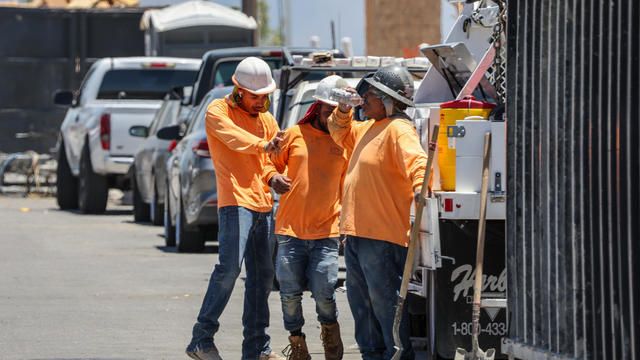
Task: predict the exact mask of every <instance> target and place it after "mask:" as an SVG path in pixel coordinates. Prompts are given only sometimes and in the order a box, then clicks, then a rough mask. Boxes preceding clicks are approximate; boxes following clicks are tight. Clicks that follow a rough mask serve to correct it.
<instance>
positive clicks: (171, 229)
mask: <svg viewBox="0 0 640 360" xmlns="http://www.w3.org/2000/svg"><path fill="white" fill-rule="evenodd" d="M170 211H171V209H170V208H169V185H168V184H167V187H166V190H165V192H164V243H165V245H166V246H169V247H174V246H176V227H175V226H173V225H171V218H170V216H169V213H170Z"/></svg>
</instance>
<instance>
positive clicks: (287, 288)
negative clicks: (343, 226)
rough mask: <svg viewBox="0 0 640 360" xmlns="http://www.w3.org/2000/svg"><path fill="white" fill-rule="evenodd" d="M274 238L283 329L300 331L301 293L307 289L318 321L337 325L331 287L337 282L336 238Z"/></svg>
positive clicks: (279, 236)
mask: <svg viewBox="0 0 640 360" xmlns="http://www.w3.org/2000/svg"><path fill="white" fill-rule="evenodd" d="M277 237H278V261H277V263H276V276H277V277H278V282H279V283H280V300H281V301H282V314H283V317H284V328H285V329H286V330H287V331H297V330H301V329H302V326H303V325H304V317H303V315H302V292H303V291H304V290H305V289H307V288H308V289H309V290H311V297H313V298H314V299H315V301H316V313H317V314H318V321H319V322H320V323H321V324H323V325H331V324H334V323H336V322H337V321H338V309H337V307H336V295H335V291H334V287H335V285H336V282H337V281H338V246H339V240H338V238H326V239H317V240H302V239H298V238H295V237H292V236H287V235H277Z"/></svg>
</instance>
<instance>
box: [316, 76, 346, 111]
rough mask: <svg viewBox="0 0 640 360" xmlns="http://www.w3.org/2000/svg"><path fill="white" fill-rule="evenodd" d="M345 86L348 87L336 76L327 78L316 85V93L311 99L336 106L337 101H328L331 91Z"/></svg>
mask: <svg viewBox="0 0 640 360" xmlns="http://www.w3.org/2000/svg"><path fill="white" fill-rule="evenodd" d="M346 86H349V84H348V83H347V82H346V81H345V80H344V79H343V78H342V77H340V76H338V75H331V76H327V77H326V78H324V79H322V80H321V81H320V82H319V83H318V87H316V93H315V95H313V98H314V99H316V100H320V101H322V102H323V103H325V104H329V105H331V106H338V102H337V101H333V100H330V99H329V96H330V95H331V90H332V89H342V88H343V87H346Z"/></svg>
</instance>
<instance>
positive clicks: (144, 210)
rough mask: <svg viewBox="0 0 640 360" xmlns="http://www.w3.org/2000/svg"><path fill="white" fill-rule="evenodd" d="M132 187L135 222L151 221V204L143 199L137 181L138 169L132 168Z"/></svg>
mask: <svg viewBox="0 0 640 360" xmlns="http://www.w3.org/2000/svg"><path fill="white" fill-rule="evenodd" d="M131 170H132V171H131V188H132V190H133V220H134V221H135V222H147V221H149V204H146V203H145V202H144V201H142V195H140V190H139V189H138V182H137V181H136V169H135V168H134V169H131Z"/></svg>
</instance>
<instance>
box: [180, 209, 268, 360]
mask: <svg viewBox="0 0 640 360" xmlns="http://www.w3.org/2000/svg"><path fill="white" fill-rule="evenodd" d="M270 224H271V215H270V213H260V212H255V211H252V210H249V209H247V208H243V207H239V206H225V207H222V208H220V209H219V211H218V244H219V246H218V261H219V263H218V264H217V265H216V266H215V269H214V271H213V274H211V279H210V280H209V287H208V288H207V293H206V295H205V296H204V300H203V302H202V307H201V308H200V313H199V314H198V321H197V322H196V324H195V325H194V326H193V337H192V339H191V343H190V344H189V346H188V347H187V351H194V350H196V349H200V350H205V351H206V350H209V349H212V348H215V346H214V344H213V335H214V334H215V333H216V332H217V331H218V329H219V328H220V322H219V321H218V319H219V318H220V315H221V314H222V311H223V310H224V308H225V307H226V305H227V302H228V301H229V298H230V297H231V292H232V291H233V288H234V285H235V283H236V279H237V278H238V275H240V269H241V268H242V260H243V259H246V264H245V267H246V272H247V280H246V282H245V293H244V311H243V314H242V325H243V327H244V331H243V336H244V340H243V342H242V358H243V359H257V358H259V357H260V355H261V354H262V353H269V352H270V351H271V349H270V348H269V342H270V338H269V335H267V333H266V331H265V329H266V328H267V327H268V326H269V305H268V298H269V293H270V292H271V289H272V287H273V276H274V269H273V250H274V248H275V244H274V243H273V241H272V240H269V239H270V237H269V232H270Z"/></svg>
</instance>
